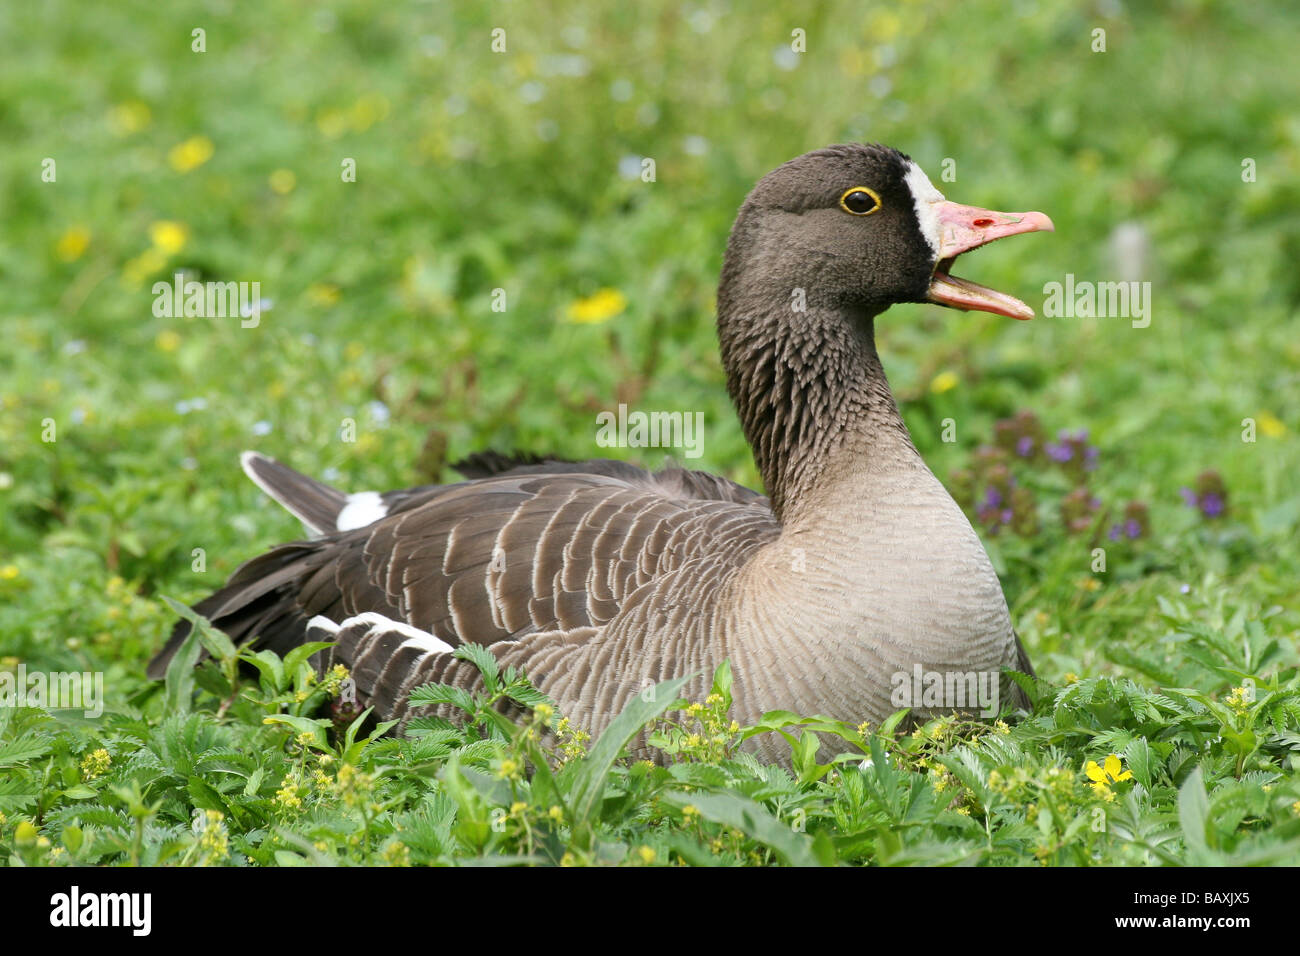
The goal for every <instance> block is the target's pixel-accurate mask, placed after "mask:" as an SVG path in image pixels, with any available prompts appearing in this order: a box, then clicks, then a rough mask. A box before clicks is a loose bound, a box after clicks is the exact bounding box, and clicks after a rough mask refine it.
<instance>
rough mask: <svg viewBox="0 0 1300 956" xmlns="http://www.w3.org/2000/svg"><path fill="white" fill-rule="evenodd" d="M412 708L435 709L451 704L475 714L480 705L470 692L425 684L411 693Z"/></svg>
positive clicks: (445, 685) (449, 686)
mask: <svg viewBox="0 0 1300 956" xmlns="http://www.w3.org/2000/svg"><path fill="white" fill-rule="evenodd" d="M408 699H409V700H410V702H411V706H412V707H433V706H437V705H439V704H451V705H452V706H454V707H458V708H460V709H461V710H463V711H465V713H467V714H473V713H476V712H477V711H478V704H477V703H476V702H475V700H474V697H473V695H472V694H470V692H469V691H466V690H461V689H460V688H459V687H452V686H451V685H450V684H424V685H423V686H420V687H417V688H415V690H413V691H411V696H410V697H409V698H408Z"/></svg>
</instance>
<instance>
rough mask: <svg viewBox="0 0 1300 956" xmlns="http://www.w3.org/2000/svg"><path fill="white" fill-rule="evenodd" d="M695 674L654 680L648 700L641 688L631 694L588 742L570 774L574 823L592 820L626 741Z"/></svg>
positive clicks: (674, 698)
mask: <svg viewBox="0 0 1300 956" xmlns="http://www.w3.org/2000/svg"><path fill="white" fill-rule="evenodd" d="M695 676H696V675H695V674H688V675H687V676H685V677H678V678H676V679H674V680H666V681H663V682H661V683H659V684H656V685H655V686H654V687H653V688H651V691H652V692H651V693H650V699H649V700H646V694H645V692H644V691H643V692H642V693H639V694H634V695H633V696H632V699H631V700H630V701H629V702H628V704H627V706H626V707H624V708H623V712H622V713H620V714H619V715H618V716H617V717H615V718H614V719H613V720H612V721H611V722H610V725H609V726H608V727H607V728H605V732H604V733H603V734H601V735H600V739H599V740H597V741H596V743H595V744H594V745H593V746H592V748H591V750H590V752H588V754H587V756H586V758H585V759H584V760H583V761H582V762H581V764H580V765H579V766H578V769H577V771H576V773H575V776H574V777H573V778H572V788H571V789H570V791H569V793H570V808H571V810H572V814H573V821H574V826H575V827H576V826H578V825H582V824H585V825H588V826H589V825H590V824H591V823H593V822H594V821H593V816H594V812H595V809H596V807H597V806H598V805H599V801H600V798H601V795H602V794H603V793H604V791H605V778H606V777H607V776H608V775H609V771H610V768H611V767H613V766H614V761H615V760H617V759H618V756H619V754H620V753H622V752H623V748H624V747H626V746H627V744H628V741H630V740H631V739H632V738H633V737H635V736H636V735H637V733H638V732H639V731H640V730H641V728H642V727H644V726H645V725H646V724H648V723H650V721H652V720H654V719H655V718H656V717H658V716H659V715H660V714H662V713H664V711H666V710H669V709H670V708H672V707H673V706H674V705H675V704H677V703H678V702H679V698H678V696H677V694H678V691H680V690H681V689H682V688H683V687H685V686H686V683H687V681H690V680H692V679H693V678H694V677H695Z"/></svg>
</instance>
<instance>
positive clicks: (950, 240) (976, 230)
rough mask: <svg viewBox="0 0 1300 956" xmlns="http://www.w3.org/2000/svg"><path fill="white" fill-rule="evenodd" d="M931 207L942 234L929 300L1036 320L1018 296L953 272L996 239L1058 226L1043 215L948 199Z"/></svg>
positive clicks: (1053, 229) (1015, 317)
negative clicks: (972, 252)
mask: <svg viewBox="0 0 1300 956" xmlns="http://www.w3.org/2000/svg"><path fill="white" fill-rule="evenodd" d="M931 208H932V209H933V212H934V215H935V217H936V219H937V225H938V231H939V251H938V260H939V261H938V264H937V265H936V266H935V271H934V275H933V276H932V277H931V279H930V289H929V294H928V298H929V300H930V301H931V302H937V303H939V304H940V305H946V306H949V307H950V308H954V309H964V310H973V311H979V312H993V313H995V314H997V315H1006V316H1010V317H1011V318H1013V319H1032V318H1033V317H1034V310H1033V309H1031V308H1030V307H1029V306H1027V305H1025V303H1023V302H1021V301H1020V300H1019V299H1017V298H1016V297H1015V296H1012V295H1007V294H1006V293H1005V292H998V291H997V290H996V289H990V288H988V287H987V286H982V285H980V284H979V283H978V282H971V281H970V280H969V279H962V278H959V277H958V276H955V275H950V274H949V270H950V269H951V268H952V263H953V260H954V259H956V258H957V256H959V255H961V254H962V253H963V252H969V251H970V250H972V249H978V248H979V247H980V246H984V245H987V244H988V243H990V242H993V241H994V240H995V239H1004V238H1006V237H1007V236H1015V235H1019V234H1020V233H1022V232H1053V231H1055V228H1056V227H1055V226H1053V225H1052V220H1050V219H1048V218H1047V217H1046V216H1045V215H1043V214H1042V213H1041V212H994V211H993V210H991V209H980V208H979V207H978V206H963V205H961V204H960V203H955V202H949V201H948V200H946V199H942V200H939V201H938V202H935V203H934V204H933V205H932V207H931Z"/></svg>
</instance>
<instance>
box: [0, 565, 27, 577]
mask: <svg viewBox="0 0 1300 956" xmlns="http://www.w3.org/2000/svg"><path fill="white" fill-rule="evenodd" d="M20 574H22V571H20V570H19V569H18V565H16V564H6V565H5V566H4V567H2V568H0V580H3V581H12V580H14V578H16V577H18V575H20Z"/></svg>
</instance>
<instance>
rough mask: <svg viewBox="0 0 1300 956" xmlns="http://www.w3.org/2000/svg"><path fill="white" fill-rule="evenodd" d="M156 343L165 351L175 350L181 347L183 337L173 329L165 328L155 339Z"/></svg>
mask: <svg viewBox="0 0 1300 956" xmlns="http://www.w3.org/2000/svg"><path fill="white" fill-rule="evenodd" d="M154 345H156V346H158V348H159V349H160V350H162V351H163V352H175V351H176V350H177V349H178V348H180V347H181V337H180V336H179V335H178V334H177V333H175V332H173V331H172V330H171V329H163V330H162V331H161V332H159V333H158V337H157V338H155V339H154Z"/></svg>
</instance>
